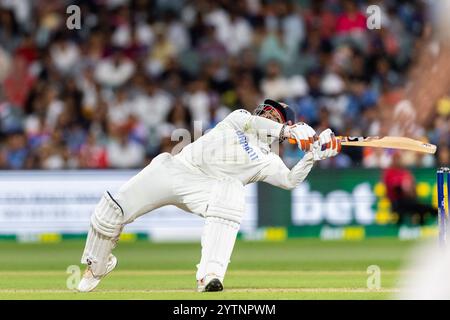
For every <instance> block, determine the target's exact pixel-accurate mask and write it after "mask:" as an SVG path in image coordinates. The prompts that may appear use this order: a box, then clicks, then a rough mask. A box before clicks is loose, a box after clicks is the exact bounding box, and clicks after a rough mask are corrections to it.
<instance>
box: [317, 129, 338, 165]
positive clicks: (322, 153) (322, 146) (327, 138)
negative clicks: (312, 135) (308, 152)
mask: <svg viewBox="0 0 450 320" xmlns="http://www.w3.org/2000/svg"><path fill="white" fill-rule="evenodd" d="M339 152H341V140H340V139H339V138H336V137H335V135H334V133H333V131H331V129H329V128H328V129H326V130H325V131H323V132H322V133H321V134H320V135H319V144H318V148H315V149H314V150H313V153H314V160H324V159H327V158H331V157H334V156H336V155H337V154H338V153H339Z"/></svg>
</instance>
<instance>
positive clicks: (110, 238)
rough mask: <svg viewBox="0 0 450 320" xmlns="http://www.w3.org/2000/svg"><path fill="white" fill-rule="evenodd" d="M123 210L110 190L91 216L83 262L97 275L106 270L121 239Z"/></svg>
mask: <svg viewBox="0 0 450 320" xmlns="http://www.w3.org/2000/svg"><path fill="white" fill-rule="evenodd" d="M122 221H123V212H122V209H121V208H120V206H119V205H118V204H117V202H115V200H114V199H113V198H112V197H111V195H110V194H109V193H108V192H105V194H104V195H103V197H102V199H101V200H100V202H99V203H98V204H97V206H96V208H95V211H94V213H93V214H92V217H91V226H90V229H89V233H88V237H87V240H86V246H85V248H84V252H83V255H82V257H81V263H83V264H87V265H89V266H90V267H91V270H92V273H93V274H94V275H95V276H102V275H103V274H105V272H106V264H107V262H108V257H109V254H110V253H111V251H112V250H113V249H114V247H115V246H116V243H117V241H118V240H119V236H120V233H121V232H122V229H123V223H122Z"/></svg>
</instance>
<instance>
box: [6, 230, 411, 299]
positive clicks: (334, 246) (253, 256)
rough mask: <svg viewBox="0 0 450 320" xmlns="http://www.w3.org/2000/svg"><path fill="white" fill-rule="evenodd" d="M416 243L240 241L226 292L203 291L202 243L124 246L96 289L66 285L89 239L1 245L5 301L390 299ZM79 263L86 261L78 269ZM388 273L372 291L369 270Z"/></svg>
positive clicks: (226, 281)
mask: <svg viewBox="0 0 450 320" xmlns="http://www.w3.org/2000/svg"><path fill="white" fill-rule="evenodd" d="M413 245H414V242H409V241H399V240H397V239H389V238H385V239H367V240H363V241H354V242H345V241H320V240H316V239H295V240H287V241H283V242H249V241H238V242H237V243H236V246H235V250H234V253H233V256H232V262H231V264H230V265H229V268H228V274H227V278H226V279H225V291H223V292H219V293H197V292H196V291H195V288H196V282H195V271H196V264H197V263H198V260H199V258H200V245H199V244H198V243H152V242H147V241H137V242H135V243H127V242H123V243H122V242H119V246H118V247H117V248H116V250H115V251H114V253H115V255H116V256H117V258H118V260H119V264H118V266H117V268H116V269H115V270H114V271H113V272H112V273H111V274H110V275H108V276H107V277H106V278H104V279H103V281H102V282H101V283H100V285H99V287H97V289H96V290H95V291H94V292H91V293H78V292H74V291H73V290H69V289H68V288H67V285H66V282H67V279H68V277H69V276H70V274H68V273H66V270H67V267H68V266H69V265H74V264H75V265H76V264H78V262H79V259H80V255H81V252H82V249H83V246H84V242H82V241H75V240H74V241H63V242H61V243H55V244H37V243H36V244H31V243H28V244H23V243H22V244H18V243H13V242H7V241H4V242H0V299H390V298H393V297H394V294H395V292H396V291H398V279H399V277H400V276H401V274H402V272H404V270H403V269H402V268H403V264H404V259H405V257H406V256H407V254H408V252H409V251H410V249H411V248H412V247H413ZM78 265H79V264H78ZM370 265H378V266H379V267H380V269H381V289H379V290H373V289H371V290H369V289H368V288H367V285H366V281H367V277H368V274H367V272H366V271H367V267H368V266H370Z"/></svg>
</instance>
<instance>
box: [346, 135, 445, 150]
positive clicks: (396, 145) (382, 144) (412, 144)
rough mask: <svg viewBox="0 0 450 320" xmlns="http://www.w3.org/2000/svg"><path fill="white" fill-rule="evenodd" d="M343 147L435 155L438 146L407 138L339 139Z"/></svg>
mask: <svg viewBox="0 0 450 320" xmlns="http://www.w3.org/2000/svg"><path fill="white" fill-rule="evenodd" d="M339 138H340V139H341V143H342V145H343V146H358V147H374V148H389V149H401V150H409V151H416V152H422V153H430V154H434V153H435V152H436V146H435V145H433V144H430V143H425V142H422V141H419V140H414V139H411V138H406V137H390V136H386V137H381V138H380V137H339Z"/></svg>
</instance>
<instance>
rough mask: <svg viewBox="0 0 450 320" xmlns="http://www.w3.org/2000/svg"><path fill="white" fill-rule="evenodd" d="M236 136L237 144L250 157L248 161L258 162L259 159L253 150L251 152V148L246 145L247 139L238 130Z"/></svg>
mask: <svg viewBox="0 0 450 320" xmlns="http://www.w3.org/2000/svg"><path fill="white" fill-rule="evenodd" d="M236 134H237V136H238V140H239V144H240V145H241V146H242V148H243V149H244V151H245V152H247V154H248V156H249V157H250V160H252V161H254V160H258V159H259V157H258V155H257V154H256V152H255V150H253V148H252V147H250V146H249V145H248V139H247V137H246V135H245V134H244V133H243V132H242V131H240V130H237V131H236Z"/></svg>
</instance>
